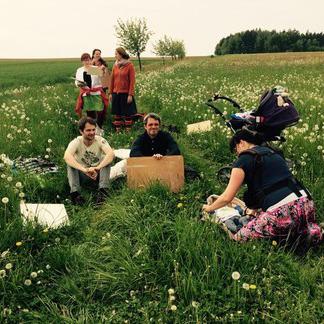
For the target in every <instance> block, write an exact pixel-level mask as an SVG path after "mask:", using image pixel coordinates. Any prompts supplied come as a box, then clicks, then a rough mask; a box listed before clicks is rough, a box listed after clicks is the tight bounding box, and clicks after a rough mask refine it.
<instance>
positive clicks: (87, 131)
mask: <svg viewBox="0 0 324 324" xmlns="http://www.w3.org/2000/svg"><path fill="white" fill-rule="evenodd" d="M79 131H80V134H81V136H78V137H77V138H75V139H74V140H72V141H71V142H70V143H69V145H68V147H67V149H66V151H65V153H64V160H65V162H66V164H67V174H68V180H69V185H70V189H71V190H70V192H71V199H72V203H73V204H75V205H82V204H83V203H84V199H83V198H82V196H81V195H80V193H79V190H80V189H81V185H80V183H81V182H82V180H85V179H88V180H92V181H99V194H98V196H97V199H96V200H97V203H102V202H103V201H104V198H105V196H106V195H107V188H108V184H109V173H110V163H111V162H112V161H113V159H114V152H113V150H112V148H111V147H110V145H109V144H108V142H107V141H106V140H105V139H104V138H103V137H101V136H96V135H95V133H96V122H95V120H93V119H92V118H89V117H84V118H82V119H80V121H79ZM80 180H81V181H80Z"/></svg>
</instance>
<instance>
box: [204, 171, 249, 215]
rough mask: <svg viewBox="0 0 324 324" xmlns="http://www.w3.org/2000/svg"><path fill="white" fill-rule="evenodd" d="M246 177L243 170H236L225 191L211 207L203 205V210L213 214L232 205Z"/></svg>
mask: <svg viewBox="0 0 324 324" xmlns="http://www.w3.org/2000/svg"><path fill="white" fill-rule="evenodd" d="M244 177H245V174H244V171H243V169H240V168H234V169H233V170H232V173H231V178H230V180H229V183H228V185H227V187H226V189H225V191H224V192H223V193H222V194H221V195H220V196H219V197H218V198H217V199H216V200H215V201H214V202H213V203H212V204H211V205H206V204H205V205H203V207H202V209H203V210H204V211H206V212H212V211H214V210H216V209H218V208H222V207H224V206H226V205H227V204H228V203H230V202H231V201H232V200H233V198H234V197H235V195H236V193H237V192H238V190H239V189H240V187H241V185H242V183H243V180H244Z"/></svg>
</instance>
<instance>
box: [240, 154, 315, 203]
mask: <svg viewBox="0 0 324 324" xmlns="http://www.w3.org/2000/svg"><path fill="white" fill-rule="evenodd" d="M244 154H250V155H252V156H254V159H253V163H254V164H253V169H254V175H253V189H252V190H251V191H252V192H254V193H255V196H259V197H265V196H266V195H268V194H270V193H272V192H274V191H277V190H279V189H281V188H284V187H288V188H289V189H290V190H291V191H292V192H293V193H295V194H296V196H297V197H298V198H299V197H301V196H302V195H301V193H300V189H303V190H304V191H305V192H306V194H307V197H308V198H309V199H311V200H312V196H311V194H310V192H309V191H308V189H307V188H306V187H305V186H304V185H303V184H302V183H301V182H300V181H298V180H297V179H296V178H295V177H294V176H290V177H288V178H286V179H284V180H281V181H278V182H276V183H274V184H272V185H271V186H269V187H267V188H264V189H262V190H260V189H259V190H258V192H256V191H255V189H254V188H255V187H256V184H257V185H258V186H259V188H261V176H262V166H263V158H264V156H270V155H273V154H279V153H278V152H275V151H274V150H271V149H270V150H269V151H268V152H258V151H257V150H256V149H254V148H251V149H248V150H245V151H243V152H241V153H240V154H239V156H241V155H244Z"/></svg>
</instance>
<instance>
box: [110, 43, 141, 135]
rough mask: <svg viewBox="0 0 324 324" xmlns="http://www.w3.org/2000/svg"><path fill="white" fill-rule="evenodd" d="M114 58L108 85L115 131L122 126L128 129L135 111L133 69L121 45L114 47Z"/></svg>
mask: <svg viewBox="0 0 324 324" xmlns="http://www.w3.org/2000/svg"><path fill="white" fill-rule="evenodd" d="M115 58H116V62H115V64H114V66H113V69H112V73H111V78H110V86H109V100H111V105H112V110H111V113H112V115H113V125H114V127H115V129H116V132H119V131H120V130H121V128H122V127H124V126H125V127H126V130H127V131H129V130H130V129H131V127H132V125H133V115H135V114H136V112H137V110H136V104H135V100H134V88H135V69H134V66H133V64H132V63H131V62H130V61H129V55H128V54H127V53H126V51H125V50H124V49H123V48H122V47H118V48H116V51H115Z"/></svg>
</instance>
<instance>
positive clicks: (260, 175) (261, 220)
mask: <svg viewBox="0 0 324 324" xmlns="http://www.w3.org/2000/svg"><path fill="white" fill-rule="evenodd" d="M261 143H262V140H261V138H260V137H259V136H258V135H257V134H255V133H253V132H251V131H249V130H247V129H243V130H240V131H238V132H237V133H236V134H235V135H234V136H233V137H232V139H231V141H230V148H231V151H232V152H234V151H235V152H236V154H237V155H238V159H237V160H236V161H235V162H234V164H233V169H232V173H231V177H230V180H229V183H228V185H227V188H226V189H225V191H224V192H223V193H222V194H221V195H220V196H219V198H218V199H217V200H216V201H214V202H213V203H212V204H211V205H203V207H202V209H203V211H205V212H208V213H210V212H213V211H215V210H216V209H218V208H221V207H224V206H225V205H227V204H228V203H230V202H231V201H232V200H233V198H234V197H235V195H236V194H237V192H238V190H239V189H240V187H241V185H242V184H243V183H245V184H246V185H247V187H248V190H247V192H246V193H245V194H244V202H245V203H246V205H247V206H248V207H249V208H253V209H254V210H255V212H254V215H253V216H251V218H250V220H249V222H248V223H247V224H246V225H244V226H243V227H242V228H241V229H240V230H239V231H238V232H237V233H230V232H229V235H230V237H231V238H232V239H234V240H236V241H247V240H250V239H258V238H271V239H279V240H288V239H289V242H292V241H297V240H300V239H307V241H308V242H309V243H312V245H313V244H316V243H318V242H320V241H321V239H322V233H321V229H320V227H319V226H318V225H317V224H316V223H315V208H314V202H313V200H312V199H311V197H309V195H308V194H307V192H306V191H307V189H305V190H304V188H303V187H302V186H301V185H300V184H299V183H298V181H296V179H295V178H294V177H293V175H292V174H291V172H290V171H289V169H288V166H287V163H286V161H285V160H284V158H283V157H282V156H281V155H280V154H278V153H276V152H274V151H273V150H271V149H270V148H268V147H264V146H260V145H261ZM291 240H292V241H291Z"/></svg>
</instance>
